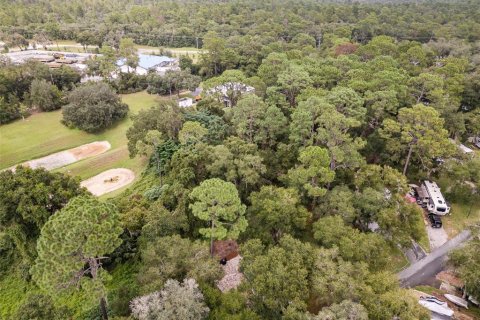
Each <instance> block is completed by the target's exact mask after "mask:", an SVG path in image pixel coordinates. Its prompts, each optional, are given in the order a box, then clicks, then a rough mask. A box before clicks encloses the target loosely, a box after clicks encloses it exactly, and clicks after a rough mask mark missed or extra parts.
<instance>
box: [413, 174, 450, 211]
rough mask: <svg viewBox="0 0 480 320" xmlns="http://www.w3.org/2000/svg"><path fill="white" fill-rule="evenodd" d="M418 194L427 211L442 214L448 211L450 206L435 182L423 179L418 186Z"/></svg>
mask: <svg viewBox="0 0 480 320" xmlns="http://www.w3.org/2000/svg"><path fill="white" fill-rule="evenodd" d="M419 195H420V197H419V198H420V199H421V202H422V204H423V206H425V207H426V208H427V210H428V212H429V213H433V214H437V215H440V216H444V215H446V214H448V213H449V212H450V206H449V204H448V203H447V202H446V201H445V198H444V197H443V195H442V192H441V191H440V187H439V186H438V185H437V184H436V183H435V182H432V181H428V180H425V181H424V182H423V183H422V186H421V187H420V192H419Z"/></svg>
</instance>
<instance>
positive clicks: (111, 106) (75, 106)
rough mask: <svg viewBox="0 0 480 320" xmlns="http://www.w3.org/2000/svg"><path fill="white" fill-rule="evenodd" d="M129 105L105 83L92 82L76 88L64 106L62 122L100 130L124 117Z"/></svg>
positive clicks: (83, 128) (91, 129)
mask: <svg viewBox="0 0 480 320" xmlns="http://www.w3.org/2000/svg"><path fill="white" fill-rule="evenodd" d="M127 113H128V106H127V104H125V103H122V102H121V100H120V98H119V97H118V96H117V95H116V93H115V92H114V91H113V90H112V89H111V88H110V87H109V86H108V85H107V84H105V83H102V82H100V83H90V84H87V85H85V86H82V87H78V88H76V89H74V90H73V91H72V92H71V93H70V94H69V95H68V104H67V105H66V106H65V107H64V108H63V120H62V122H63V123H64V124H66V125H67V126H71V127H77V128H79V129H81V130H84V131H87V132H98V131H100V130H102V129H105V128H107V127H109V126H110V125H112V124H113V123H114V122H115V121H117V120H120V119H123V118H124V117H125V116H126V115H127Z"/></svg>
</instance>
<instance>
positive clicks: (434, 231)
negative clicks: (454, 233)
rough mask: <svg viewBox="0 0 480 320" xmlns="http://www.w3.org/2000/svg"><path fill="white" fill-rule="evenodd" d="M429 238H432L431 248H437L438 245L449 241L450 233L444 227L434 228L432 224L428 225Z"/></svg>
mask: <svg viewBox="0 0 480 320" xmlns="http://www.w3.org/2000/svg"><path fill="white" fill-rule="evenodd" d="M426 228H427V233H428V240H430V250H435V249H436V248H438V247H441V246H442V245H443V244H444V243H445V242H447V241H448V235H447V232H446V231H445V229H444V228H443V227H442V228H432V227H431V226H430V225H427V227H426Z"/></svg>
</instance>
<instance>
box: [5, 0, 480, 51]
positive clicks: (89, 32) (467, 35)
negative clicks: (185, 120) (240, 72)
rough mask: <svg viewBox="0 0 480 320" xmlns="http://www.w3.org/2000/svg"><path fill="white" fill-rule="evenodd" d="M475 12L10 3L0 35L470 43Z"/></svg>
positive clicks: (186, 41) (147, 41) (475, 31)
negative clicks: (337, 37) (332, 37)
mask: <svg viewBox="0 0 480 320" xmlns="http://www.w3.org/2000/svg"><path fill="white" fill-rule="evenodd" d="M478 10H479V9H478V6H477V5H476V2H475V1H457V2H447V1H446V2H437V1H426V2H424V3H422V5H420V6H419V5H416V4H415V3H413V2H407V3H395V4H392V3H386V4H378V3H377V4H365V3H357V2H353V3H347V4H342V3H337V4H334V3H323V2H320V1H313V0H304V1H298V2H297V1H265V2H261V3H258V2H256V1H249V0H244V1H238V2H234V3H230V2H226V3H223V2H201V3H200V2H196V1H182V2H179V1H177V2H175V1H173V2H172V1H143V2H142V5H138V4H137V3H136V2H134V1H131V0H122V1H89V2H83V1H69V2H68V3H64V2H63V1H29V2H28V3H22V2H17V1H14V2H6V3H5V4H4V5H3V6H2V7H1V8H0V26H1V30H2V31H3V32H4V33H6V34H14V33H18V34H20V35H22V36H23V37H25V38H28V39H32V38H33V37H34V35H35V34H37V33H39V32H46V33H48V34H49V36H50V37H51V38H52V39H70V40H77V41H81V42H82V41H85V42H88V43H89V44H97V45H101V44H102V43H103V42H105V41H104V40H102V39H106V38H110V39H111V38H115V34H121V35H122V36H125V37H130V38H133V39H134V40H135V42H136V43H138V44H144V45H152V46H169V47H170V46H171V47H183V46H191V47H202V43H203V38H204V36H205V34H206V33H207V32H208V31H215V32H217V33H218V34H219V35H221V37H222V38H224V39H231V41H229V42H231V43H233V42H235V41H238V40H240V39H242V38H243V37H245V36H251V37H254V36H255V35H262V37H269V38H271V39H272V40H273V41H287V42H289V41H290V40H292V39H293V38H294V37H295V36H296V35H298V34H301V33H305V34H309V35H310V36H312V37H314V38H315V39H316V41H317V43H318V44H320V43H321V42H322V38H323V37H324V36H325V34H328V33H332V32H337V33H338V32H341V33H342V35H343V36H346V37H348V38H351V39H352V40H355V41H360V42H365V41H368V40H370V39H371V38H372V37H374V36H377V35H381V34H386V35H389V36H392V37H395V38H397V39H405V40H416V41H419V42H428V41H430V40H438V39H441V38H446V39H452V38H459V39H464V40H466V41H468V42H474V41H477V40H479V38H480V35H479V34H480V24H479V23H478V21H479V19H478V15H479V11H478ZM93 26H94V27H93ZM235 39H238V40H235ZM270 41H271V40H270Z"/></svg>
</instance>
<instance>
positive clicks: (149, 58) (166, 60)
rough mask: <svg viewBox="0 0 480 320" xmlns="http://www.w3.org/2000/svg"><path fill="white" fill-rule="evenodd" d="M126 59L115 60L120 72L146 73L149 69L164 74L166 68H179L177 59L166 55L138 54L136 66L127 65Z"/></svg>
mask: <svg viewBox="0 0 480 320" xmlns="http://www.w3.org/2000/svg"><path fill="white" fill-rule="evenodd" d="M125 63H126V59H120V60H118V61H117V66H118V67H119V69H120V72H122V73H132V72H135V73H136V74H137V75H146V74H148V72H149V71H153V72H156V73H158V74H160V75H164V74H165V72H167V71H168V70H180V67H179V66H178V60H177V59H175V58H170V57H166V56H153V55H148V54H139V55H138V65H137V67H136V68H131V67H129V66H127V65H126V64H125Z"/></svg>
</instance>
